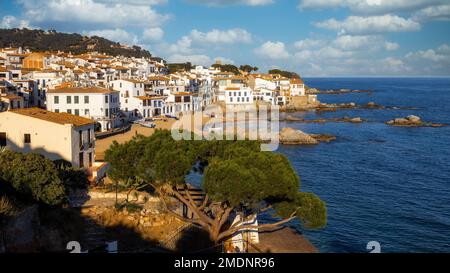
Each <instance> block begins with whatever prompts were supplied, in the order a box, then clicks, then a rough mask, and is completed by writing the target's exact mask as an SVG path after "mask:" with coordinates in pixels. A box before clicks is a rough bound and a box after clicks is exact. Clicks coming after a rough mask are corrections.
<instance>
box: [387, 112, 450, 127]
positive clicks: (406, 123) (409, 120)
mask: <svg viewBox="0 0 450 273" xmlns="http://www.w3.org/2000/svg"><path fill="white" fill-rule="evenodd" d="M386 124H388V125H391V126H399V127H443V126H446V124H442V123H429V122H424V121H422V119H421V118H420V117H418V116H414V115H410V116H407V117H406V118H396V119H393V120H390V121H388V122H386Z"/></svg>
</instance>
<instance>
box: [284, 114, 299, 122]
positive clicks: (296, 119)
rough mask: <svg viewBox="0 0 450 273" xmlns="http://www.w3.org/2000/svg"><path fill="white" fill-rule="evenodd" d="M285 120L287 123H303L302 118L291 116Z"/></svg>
mask: <svg viewBox="0 0 450 273" xmlns="http://www.w3.org/2000/svg"><path fill="white" fill-rule="evenodd" d="M285 120H286V121H303V119H302V118H298V117H294V116H291V115H287V116H286V118H285Z"/></svg>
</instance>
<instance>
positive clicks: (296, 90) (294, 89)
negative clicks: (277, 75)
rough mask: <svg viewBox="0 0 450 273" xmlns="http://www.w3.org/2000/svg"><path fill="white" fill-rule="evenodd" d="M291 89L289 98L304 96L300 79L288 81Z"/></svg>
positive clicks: (303, 88) (303, 87)
mask: <svg viewBox="0 0 450 273" xmlns="http://www.w3.org/2000/svg"><path fill="white" fill-rule="evenodd" d="M290 87H291V94H290V95H291V96H304V95H305V94H306V92H305V84H304V83H303V81H302V80H301V79H291V80H290Z"/></svg>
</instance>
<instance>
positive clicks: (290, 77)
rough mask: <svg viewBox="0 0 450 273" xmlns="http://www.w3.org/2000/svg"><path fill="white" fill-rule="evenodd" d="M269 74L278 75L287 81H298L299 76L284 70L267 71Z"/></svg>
mask: <svg viewBox="0 0 450 273" xmlns="http://www.w3.org/2000/svg"><path fill="white" fill-rule="evenodd" d="M269 74H279V75H281V76H283V77H286V78H289V79H300V75H298V74H297V73H295V72H290V71H284V70H280V69H272V70H269Z"/></svg>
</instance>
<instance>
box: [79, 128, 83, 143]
mask: <svg viewBox="0 0 450 273" xmlns="http://www.w3.org/2000/svg"><path fill="white" fill-rule="evenodd" d="M78 141H79V142H80V147H81V145H83V131H79V132H78Z"/></svg>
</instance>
